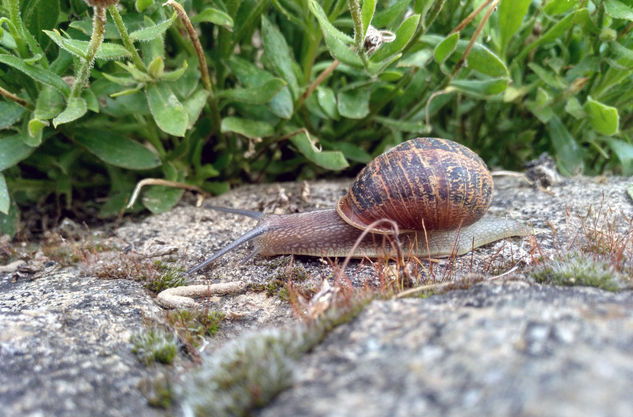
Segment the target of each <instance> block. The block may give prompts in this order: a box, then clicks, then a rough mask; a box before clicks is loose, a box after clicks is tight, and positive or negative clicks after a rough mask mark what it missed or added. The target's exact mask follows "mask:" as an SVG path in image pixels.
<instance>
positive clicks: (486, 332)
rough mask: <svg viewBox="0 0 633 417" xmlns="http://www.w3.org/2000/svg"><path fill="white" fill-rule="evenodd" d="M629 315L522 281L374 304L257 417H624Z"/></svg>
mask: <svg viewBox="0 0 633 417" xmlns="http://www.w3.org/2000/svg"><path fill="white" fill-rule="evenodd" d="M631 306H633V294H632V293H631V292H623V293H617V294H613V293H607V292H604V291H601V290H597V289H593V288H556V287H547V286H541V285H530V284H527V283H525V282H507V283H500V284H495V283H486V284H479V285H476V286H474V287H472V288H470V289H468V290H465V291H464V290H457V291H452V292H449V293H446V294H443V295H438V296H434V297H429V298H426V299H404V300H398V301H373V302H372V303H371V304H370V305H369V306H367V307H366V308H365V310H364V311H363V312H362V313H361V314H360V315H359V317H358V318H357V319H356V320H354V321H353V322H351V323H349V324H346V325H342V326H339V327H338V328H337V329H335V330H334V331H333V332H332V333H331V334H330V335H329V337H328V338H327V339H326V341H325V342H323V343H322V344H321V345H319V346H318V347H317V348H316V349H315V351H314V352H313V353H311V354H309V355H307V356H305V357H304V358H303V360H301V361H300V362H299V363H298V365H297V372H296V375H297V381H296V383H295V385H294V387H293V388H291V389H290V390H288V391H285V392H284V393H282V394H281V395H279V396H278V397H277V398H276V399H275V400H274V401H273V403H272V404H270V405H269V406H268V407H267V408H266V409H265V410H263V411H262V412H261V413H260V414H259V415H260V416H262V417H273V416H275V417H277V416H279V417H283V416H354V415H356V416H367V417H373V416H376V417H378V416H402V417H405V416H462V415H475V416H493V415H494V416H564V417H566V416H569V417H576V416H605V417H606V416H622V417H624V416H630V415H632V414H633V402H631V398H630V393H629V388H630V386H631V383H632V382H633V309H631Z"/></svg>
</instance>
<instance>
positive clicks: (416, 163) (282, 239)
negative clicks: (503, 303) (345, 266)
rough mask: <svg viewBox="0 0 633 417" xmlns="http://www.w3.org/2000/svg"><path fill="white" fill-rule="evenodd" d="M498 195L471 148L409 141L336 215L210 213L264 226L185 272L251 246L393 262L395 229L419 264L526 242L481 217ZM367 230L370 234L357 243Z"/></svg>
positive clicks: (362, 178) (356, 185) (374, 168)
mask: <svg viewBox="0 0 633 417" xmlns="http://www.w3.org/2000/svg"><path fill="white" fill-rule="evenodd" d="M493 188H494V183H493V181H492V176H491V175H490V172H489V171H488V169H487V167H486V164H485V163H484V162H483V160H482V159H481V158H480V157H479V156H478V155H477V154H476V153H475V152H473V151H472V150H470V149H469V148H467V147H465V146H463V145H460V144H458V143H456V142H453V141H451V140H448V139H438V138H416V139H411V140H409V141H406V142H403V143H401V144H400V145H398V146H395V147H394V148H392V149H390V150H389V151H387V152H385V153H383V154H382V155H379V156H378V157H376V158H375V159H374V160H373V161H372V162H370V163H369V164H368V165H367V166H365V167H364V168H363V169H362V170H361V171H360V172H359V174H358V176H357V177H356V179H355V180H354V182H353V184H352V185H351V186H350V188H349V190H348V192H347V194H346V195H345V196H343V197H342V198H341V199H340V200H339V201H338V204H337V205H336V209H327V210H316V211H311V212H306V213H295V214H286V215H264V214H262V213H258V212H251V211H247V210H240V209H230V208H222V207H210V208H213V209H218V210H223V211H228V212H233V213H239V214H245V215H248V216H251V217H256V218H259V222H258V224H257V226H256V227H255V228H254V229H253V230H251V231H249V232H247V233H246V234H244V235H243V236H241V237H239V238H238V239H236V240H235V241H233V242H232V243H230V244H229V245H228V246H226V247H225V248H223V249H221V250H220V251H218V252H217V253H215V254H214V255H213V256H211V257H210V258H209V259H207V260H205V261H204V262H202V263H201V264H199V265H197V266H196V267H194V268H192V269H191V270H190V271H189V272H188V273H189V274H191V273H193V272H195V271H197V270H199V269H200V268H203V267H204V266H206V265H208V264H209V263H211V262H213V261H215V260H216V259H218V258H219V257H220V256H222V255H224V254H226V253H227V252H229V251H231V250H233V249H234V248H236V247H237V246H239V245H242V244H244V243H246V242H248V241H250V240H253V242H254V246H255V249H254V251H253V253H252V254H251V256H252V255H254V254H259V255H263V256H273V255H281V254H294V255H308V256H328V257H343V256H352V257H370V258H377V257H384V256H392V255H393V253H392V252H393V249H392V245H389V244H385V241H384V240H383V238H385V237H387V238H389V237H393V235H394V234H395V233H396V232H395V229H394V226H393V224H394V223H395V224H396V225H397V232H398V234H397V238H398V241H399V242H400V247H401V248H402V252H403V253H407V254H411V255H414V256H418V257H433V258H440V257H447V256H452V255H463V254H465V253H467V252H470V251H471V250H472V249H474V248H476V247H479V246H483V245H485V244H488V243H491V242H494V241H497V240H500V239H503V238H507V237H510V236H523V235H525V234H526V229H525V228H524V227H523V226H522V225H521V224H520V223H518V222H516V221H514V220H506V219H498V218H493V217H490V216H485V217H484V214H485V213H486V211H487V210H488V207H489V206H490V203H491V201H492V194H493ZM381 219H389V220H391V222H389V221H383V222H381ZM368 227H371V230H370V232H369V233H366V234H365V237H364V238H363V240H362V241H361V242H357V240H358V239H359V237H360V236H361V234H362V233H363V231H364V230H365V229H367V228H368ZM355 244H356V245H355ZM353 248H354V251H353V253H352V249H353ZM249 258H250V256H249ZM247 259H248V258H247Z"/></svg>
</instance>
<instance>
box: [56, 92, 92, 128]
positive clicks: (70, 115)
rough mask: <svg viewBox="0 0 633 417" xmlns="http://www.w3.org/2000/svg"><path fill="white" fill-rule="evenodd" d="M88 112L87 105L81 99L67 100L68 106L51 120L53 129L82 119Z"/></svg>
mask: <svg viewBox="0 0 633 417" xmlns="http://www.w3.org/2000/svg"><path fill="white" fill-rule="evenodd" d="M87 111H88V104H86V100H84V99H83V98H82V97H72V98H71V99H69V100H68V104H67V105H66V108H65V109H64V111H63V112H61V113H59V114H58V115H57V116H56V117H55V118H54V119H53V127H55V128H56V127H57V126H59V125H62V124H64V123H70V122H73V121H75V120H77V119H79V118H80V117H82V116H83V115H84V114H86V112H87Z"/></svg>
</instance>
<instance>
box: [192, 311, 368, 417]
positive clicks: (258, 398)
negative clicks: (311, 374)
mask: <svg viewBox="0 0 633 417" xmlns="http://www.w3.org/2000/svg"><path fill="white" fill-rule="evenodd" d="M365 301H366V300H364V299H363V300H360V301H356V302H351V304H350V305H349V306H348V307H346V308H341V309H330V310H328V311H327V312H326V313H325V314H324V315H323V316H322V317H321V318H320V319H318V320H316V321H314V322H311V323H308V324H301V325H297V326H295V327H293V328H291V329H286V330H283V329H273V330H265V331H259V332H257V333H253V334H250V335H247V336H243V337H240V338H238V339H236V340H233V341H232V342H230V343H229V344H227V345H225V346H224V347H223V348H221V349H219V350H218V351H216V352H214V354H213V355H211V356H209V357H207V358H206V359H205V361H204V362H203V364H202V366H201V367H200V369H199V370H198V371H196V372H195V373H193V374H192V375H190V377H189V379H188V380H187V381H186V382H185V383H184V385H182V386H181V387H180V390H179V391H180V394H179V396H180V398H181V403H182V404H181V405H182V408H183V411H184V414H185V415H195V416H214V417H223V416H248V415H251V414H252V412H253V410H255V409H257V408H259V407H262V406H263V405H265V404H267V403H268V402H269V401H270V400H271V399H272V398H273V397H274V396H276V395H277V394H279V393H280V392H281V391H282V390H284V389H286V388H288V387H289V386H291V384H292V382H293V374H294V369H295V367H296V361H297V360H298V359H299V358H300V357H301V355H302V354H304V353H305V352H307V351H308V350H310V349H312V348H313V347H314V346H316V345H317V344H318V343H320V342H321V340H323V338H324V337H325V336H326V335H327V334H328V333H329V332H330V331H331V330H332V329H334V328H335V327H336V326H338V325H339V324H341V323H345V322H347V321H349V320H350V319H351V318H353V317H355V316H356V315H357V314H358V312H359V311H360V310H361V308H362V307H363V306H364V305H365Z"/></svg>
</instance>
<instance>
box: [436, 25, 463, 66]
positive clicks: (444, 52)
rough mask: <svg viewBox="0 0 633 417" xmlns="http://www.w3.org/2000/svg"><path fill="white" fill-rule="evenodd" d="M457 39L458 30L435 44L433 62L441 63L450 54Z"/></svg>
mask: <svg viewBox="0 0 633 417" xmlns="http://www.w3.org/2000/svg"><path fill="white" fill-rule="evenodd" d="M458 40H459V32H455V33H453V34H452V35H449V36H447V37H446V38H444V40H443V41H442V42H440V43H438V44H437V46H436V47H435V49H434V50H433V55H434V56H435V62H437V63H438V64H443V63H444V61H445V60H446V58H448V57H449V56H451V54H452V53H453V52H454V51H455V48H456V47H457V41H458Z"/></svg>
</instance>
